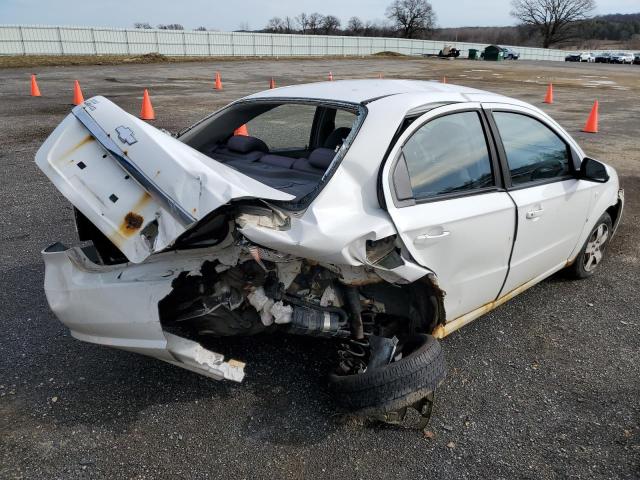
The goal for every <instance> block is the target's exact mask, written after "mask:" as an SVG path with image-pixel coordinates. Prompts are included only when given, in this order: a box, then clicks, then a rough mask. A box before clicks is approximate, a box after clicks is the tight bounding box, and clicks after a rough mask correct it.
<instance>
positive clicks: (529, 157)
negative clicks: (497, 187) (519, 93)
mask: <svg viewBox="0 0 640 480" xmlns="http://www.w3.org/2000/svg"><path fill="white" fill-rule="evenodd" d="M493 118H494V119H495V121H496V125H497V126H498V131H499V132H500V137H501V139H502V144H503V145H504V150H505V153H506V154H507V163H508V164H509V171H510V172H511V183H512V184H513V185H515V186H517V185H524V184H527V183H532V182H540V181H543V180H549V179H554V178H564V177H566V176H567V175H569V174H570V173H571V172H570V170H569V148H568V146H567V144H566V143H564V141H563V140H562V139H561V138H560V137H558V135H556V133H555V132H554V131H553V130H551V129H550V128H549V127H547V126H546V125H544V124H543V123H541V122H540V121H538V120H536V119H534V118H531V117H529V116H527V115H522V114H519V113H511V112H493Z"/></svg>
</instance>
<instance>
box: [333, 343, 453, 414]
mask: <svg viewBox="0 0 640 480" xmlns="http://www.w3.org/2000/svg"><path fill="white" fill-rule="evenodd" d="M403 351H406V352H410V353H409V354H408V355H406V356H403V358H401V359H400V360H398V361H396V362H392V363H390V364H388V365H385V366H383V367H380V368H376V369H374V370H367V371H365V372H364V373H360V374H357V375H336V374H332V375H331V376H330V378H329V381H330V383H331V387H332V391H333V393H334V395H335V399H336V401H337V402H338V403H339V404H340V405H342V406H343V407H345V408H347V409H348V410H350V411H352V412H353V413H356V414H359V415H365V416H373V417H377V418H383V417H384V414H385V413H388V412H395V411H399V410H402V409H405V408H406V407H409V406H415V405H417V404H419V402H421V401H426V400H425V399H428V401H429V402H431V401H432V399H433V392H434V391H435V389H436V388H437V387H438V386H439V385H440V384H441V383H442V381H443V380H444V378H445V376H446V367H445V361H444V352H443V351H442V347H441V346H440V343H439V342H438V341H437V340H436V339H435V338H433V337H432V336H431V335H414V336H412V337H410V338H409V339H408V340H407V341H406V342H405V343H404V346H403Z"/></svg>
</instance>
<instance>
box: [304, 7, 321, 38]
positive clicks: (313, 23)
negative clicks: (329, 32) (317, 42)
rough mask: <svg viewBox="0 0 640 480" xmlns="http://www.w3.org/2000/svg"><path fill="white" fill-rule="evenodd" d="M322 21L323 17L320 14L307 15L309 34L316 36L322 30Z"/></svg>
mask: <svg viewBox="0 0 640 480" xmlns="http://www.w3.org/2000/svg"><path fill="white" fill-rule="evenodd" d="M323 21H324V15H322V14H321V13H318V12H314V13H311V14H309V17H308V22H309V23H308V26H309V33H311V34H313V35H316V34H317V33H318V32H319V31H320V29H321V28H322V22H323Z"/></svg>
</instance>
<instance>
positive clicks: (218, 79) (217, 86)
mask: <svg viewBox="0 0 640 480" xmlns="http://www.w3.org/2000/svg"><path fill="white" fill-rule="evenodd" d="M214 88H215V89H216V90H222V80H221V79H220V72H216V85H215V87H214Z"/></svg>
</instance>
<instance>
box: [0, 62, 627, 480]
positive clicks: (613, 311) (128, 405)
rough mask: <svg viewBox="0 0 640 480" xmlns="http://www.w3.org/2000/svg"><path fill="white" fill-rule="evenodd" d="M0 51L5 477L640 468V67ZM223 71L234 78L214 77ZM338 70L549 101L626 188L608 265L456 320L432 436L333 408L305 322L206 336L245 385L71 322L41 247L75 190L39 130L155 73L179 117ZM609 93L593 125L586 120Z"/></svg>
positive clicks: (623, 472)
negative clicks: (53, 297) (93, 60)
mask: <svg viewBox="0 0 640 480" xmlns="http://www.w3.org/2000/svg"><path fill="white" fill-rule="evenodd" d="M32 69H33V67H31V68H30V69H0V120H1V123H0V124H1V125H2V148H1V149H0V165H1V168H2V175H0V225H2V228H1V229H0V268H1V272H0V274H1V280H0V281H1V282H2V287H1V288H0V305H2V309H1V312H2V313H0V321H1V322H2V326H3V334H2V341H1V342H0V477H2V478H65V479H66V478H103V477H104V478H159V477H169V476H175V477H187V478H251V479H257V478H366V479H374V478H447V479H451V478H455V479H459V478H494V479H501V478H504V479H513V478H585V479H586V478H588V479H594V478H607V479H610V478H638V477H639V476H640V441H639V439H640V402H639V399H640V385H639V383H640V333H639V332H640V293H639V292H640V207H639V202H640V166H639V164H638V162H639V160H640V158H639V156H640V154H639V153H638V152H639V151H640V120H638V119H639V118H640V103H639V102H638V98H639V95H640V67H638V66H621V65H601V64H598V65H593V64H588V65H587V64H564V63H543V62H536V63H534V62H520V61H518V62H500V63H491V62H470V61H464V60H457V61H438V60H423V59H416V60H409V59H359V60H356V59H351V60H321V59H318V60H295V61H293V60H292V61H287V60H280V61H273V60H271V61H269V60H243V61H233V62H229V61H227V62H224V63H219V64H216V63H211V62H208V63H207V62H201V63H180V64H146V65H122V66H105V65H103V66H68V67H43V68H40V69H38V70H37V73H38V74H39V76H38V79H39V84H40V89H41V91H42V94H43V97H42V98H31V97H29V96H28V88H29V85H28V81H29V74H30V73H31V72H32ZM215 70H220V72H221V74H222V80H223V82H224V90H223V91H221V92H217V91H214V90H213V89H212V86H213V75H214V72H215ZM330 70H331V71H332V72H333V74H334V76H335V78H336V79H341V78H358V77H370V78H373V77H377V76H378V74H379V73H383V74H384V76H385V77H387V78H390V77H402V78H419V79H440V78H441V77H442V76H443V75H446V76H447V80H448V81H449V82H450V83H460V84H464V85H468V86H473V87H478V88H483V89H487V90H492V91H496V92H499V93H505V94H507V95H511V96H514V97H517V98H520V99H523V100H525V101H529V102H532V103H534V104H537V105H542V104H541V101H542V98H543V96H544V91H545V85H546V83H547V82H548V81H553V82H554V86H555V98H556V103H555V104H553V105H544V106H543V108H544V109H545V110H546V111H548V112H549V113H550V114H551V115H552V116H554V118H556V119H557V120H558V121H559V122H560V123H561V124H563V125H564V126H565V127H566V128H567V129H568V130H569V131H570V132H571V133H572V134H574V135H575V136H576V138H577V139H578V141H580V142H581V143H582V145H583V146H584V147H585V150H586V151H587V152H588V153H589V154H591V155H592V156H594V157H596V158H600V159H601V160H603V161H606V162H609V163H611V164H612V165H614V166H615V167H616V168H617V169H618V172H619V173H620V176H621V179H622V182H623V186H624V187H625V189H626V196H627V205H626V210H625V213H624V217H623V222H622V225H621V227H620V229H619V231H618V234H617V236H616V238H615V239H614V241H613V243H612V244H611V246H610V250H609V259H608V261H607V262H606V263H605V264H604V265H603V267H602V269H601V271H600V272H599V273H598V274H597V275H596V276H595V277H593V278H591V279H589V280H586V281H568V280H565V279H563V278H561V277H560V276H556V277H554V278H551V279H549V280H547V281H545V282H543V283H542V284H540V285H538V286H536V287H534V288H532V289H531V290H529V291H527V292H525V293H524V294H522V295H521V296H519V297H517V298H516V299H514V300H512V301H511V302H509V303H507V304H506V305H504V306H502V307H500V308H498V309H497V310H496V311H494V312H493V313H491V314H489V315H487V316H485V317H483V318H481V319H479V320H478V321H476V322H474V323H473V324H471V325H469V326H467V327H465V328H464V329H462V330H461V331H459V332H456V333H454V334H453V335H451V336H450V337H448V338H447V339H445V340H444V342H443V346H444V349H445V352H446V356H447V362H448V365H449V375H448V379H447V380H446V382H445V384H444V385H443V387H442V388H441V389H440V390H439V391H438V396H437V397H438V398H437V402H436V408H435V412H434V417H433V419H432V422H431V424H430V427H429V429H430V431H431V432H432V433H433V438H428V437H426V436H424V435H423V434H422V433H421V432H418V431H416V430H411V429H402V428H392V427H385V426H368V425H362V424H360V423H357V422H353V421H344V419H342V418H341V417H339V416H338V415H336V413H335V408H334V406H333V404H332V403H331V400H330V398H329V396H328V394H327V390H326V384H325V377H324V375H325V373H326V371H327V369H328V368H329V362H328V360H327V359H326V358H325V356H326V355H325V354H326V352H327V351H329V347H328V345H327V344H323V343H320V342H316V341H311V340H309V339H304V338H282V337H273V338H266V339H265V338H248V339H234V340H232V341H230V342H228V343H226V344H225V345H212V348H214V349H219V351H224V352H225V353H229V352H232V353H233V356H234V357H235V358H238V359H241V360H244V361H246V362H247V363H248V366H247V370H246V371H247V377H246V380H245V382H244V383H242V384H232V383H220V382H214V381H212V380H208V379H206V378H204V377H200V376H198V375H196V374H192V373H189V372H187V371H184V370H181V369H179V368H176V367H173V366H170V365H166V364H163V363H161V362H159V361H156V360H153V359H148V358H145V357H142V356H136V355H134V354H129V353H126V352H122V351H117V350H111V349H107V348H99V347H95V346H92V345H88V344H85V343H81V342H79V341H76V340H74V339H72V338H71V337H70V336H69V334H68V332H67V331H66V329H65V328H64V327H63V326H62V325H61V324H60V323H59V322H58V321H57V320H56V319H55V317H54V316H53V315H52V314H51V313H50V312H49V309H48V307H47V303H46V299H45V296H44V292H43V289H42V283H43V273H44V270H43V266H42V263H41V260H40V255H39V251H40V249H41V248H43V247H44V246H46V245H47V244H48V243H50V242H52V241H55V240H62V241H63V242H65V243H73V241H74V236H75V232H74V224H73V221H72V212H71V208H70V206H69V204H68V203H66V201H65V200H64V198H63V197H62V196H61V195H60V194H59V193H58V192H57V191H56V190H55V188H54V187H53V186H52V185H51V184H50V183H49V181H48V180H47V179H46V178H45V177H44V175H42V174H41V173H40V171H39V170H38V169H37V168H36V166H35V164H34V162H33V158H34V154H35V152H36V150H37V148H38V147H39V146H40V144H41V143H42V142H43V140H44V139H45V138H46V136H47V135H48V134H49V133H50V132H51V131H52V130H53V128H54V127H55V126H56V125H57V124H58V123H59V122H60V121H61V120H62V118H63V117H64V116H65V115H66V114H67V113H68V112H69V110H70V108H71V107H70V101H71V98H72V86H73V80H74V79H78V80H80V82H81V84H82V87H83V90H84V93H85V97H89V96H91V95H94V94H102V95H105V96H108V97H109V98H111V99H112V100H113V101H115V102H116V103H118V104H119V105H120V106H122V107H123V108H125V109H126V110H128V111H130V112H134V113H137V112H138V111H139V106H140V99H141V94H142V88H143V87H149V88H150V92H151V95H152V100H153V102H154V107H155V109H156V115H157V117H158V120H157V121H156V122H155V123H154V125H156V126H158V127H163V128H167V129H169V130H172V131H176V130H178V129H180V128H182V127H184V126H186V125H189V124H190V123H192V122H194V121H196V120H197V119H199V118H200V117H202V116H203V115H205V114H207V113H209V112H210V111H212V110H214V109H216V108H218V107H220V106H222V105H223V104H225V103H227V102H229V101H231V100H233V99H235V98H237V97H240V96H242V95H246V94H249V93H251V92H254V91H257V90H261V89H264V88H266V87H267V85H268V79H269V78H270V77H271V76H273V77H275V79H276V82H277V83H278V85H286V84H292V83H299V82H307V81H316V80H322V79H324V78H326V75H327V73H328V72H329V71H330ZM595 98H598V99H599V101H600V109H601V119H600V120H601V133H599V134H597V135H589V134H584V133H580V132H579V130H580V128H582V126H583V125H584V122H585V120H586V118H587V115H588V112H589V109H590V108H591V104H592V102H593V100H594V99H595Z"/></svg>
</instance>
